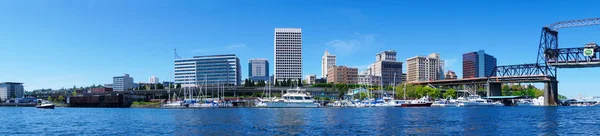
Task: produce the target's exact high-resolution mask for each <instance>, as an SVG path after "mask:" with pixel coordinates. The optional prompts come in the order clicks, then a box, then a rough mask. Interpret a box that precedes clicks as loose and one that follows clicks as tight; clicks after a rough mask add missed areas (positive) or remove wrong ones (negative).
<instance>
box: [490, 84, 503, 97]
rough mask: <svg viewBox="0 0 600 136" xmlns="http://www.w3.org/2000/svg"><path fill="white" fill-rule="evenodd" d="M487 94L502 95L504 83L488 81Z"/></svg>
mask: <svg viewBox="0 0 600 136" xmlns="http://www.w3.org/2000/svg"><path fill="white" fill-rule="evenodd" d="M487 91H488V92H487V96H488V97H490V96H502V83H490V82H488V83H487Z"/></svg>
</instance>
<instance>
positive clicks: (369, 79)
mask: <svg viewBox="0 0 600 136" xmlns="http://www.w3.org/2000/svg"><path fill="white" fill-rule="evenodd" d="M358 84H360V85H381V77H380V76H374V75H370V74H366V73H361V74H358Z"/></svg>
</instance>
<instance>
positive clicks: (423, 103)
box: [395, 96, 433, 107]
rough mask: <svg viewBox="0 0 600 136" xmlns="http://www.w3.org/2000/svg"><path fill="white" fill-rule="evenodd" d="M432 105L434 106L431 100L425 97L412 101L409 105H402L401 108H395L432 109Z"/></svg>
mask: <svg viewBox="0 0 600 136" xmlns="http://www.w3.org/2000/svg"><path fill="white" fill-rule="evenodd" d="M431 104H433V102H431V100H429V97H427V96H425V97H423V98H421V99H418V100H412V101H409V102H408V103H404V104H401V105H400V106H395V107H431Z"/></svg>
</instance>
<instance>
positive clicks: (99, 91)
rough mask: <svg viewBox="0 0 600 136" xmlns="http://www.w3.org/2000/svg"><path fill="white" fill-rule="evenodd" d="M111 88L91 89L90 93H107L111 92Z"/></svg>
mask: <svg viewBox="0 0 600 136" xmlns="http://www.w3.org/2000/svg"><path fill="white" fill-rule="evenodd" d="M112 91H113V89H112V88H92V89H91V93H108V92H112Z"/></svg>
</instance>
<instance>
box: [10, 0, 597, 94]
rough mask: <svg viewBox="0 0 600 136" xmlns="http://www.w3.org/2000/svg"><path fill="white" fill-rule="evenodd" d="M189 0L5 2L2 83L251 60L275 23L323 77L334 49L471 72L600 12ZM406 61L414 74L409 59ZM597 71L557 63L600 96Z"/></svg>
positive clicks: (361, 61) (67, 80)
mask: <svg viewBox="0 0 600 136" xmlns="http://www.w3.org/2000/svg"><path fill="white" fill-rule="evenodd" d="M188 2H189V1H188ZM188 2H171V3H167V5H171V6H172V7H163V6H159V5H161V4H163V3H158V2H135V1H133V2H132V1H127V2H118V3H117V2H106V3H93V2H85V1H84V2H80V3H70V2H48V3H44V2H40V3H33V4H31V3H26V2H14V1H4V2H0V3H1V4H0V11H2V12H0V17H2V19H3V20H5V22H4V23H2V24H0V28H3V29H4V31H2V32H0V36H1V37H5V39H3V40H0V46H2V48H3V52H2V53H1V54H2V56H0V59H2V60H4V61H5V62H4V63H3V64H4V65H5V67H2V68H0V71H3V73H5V74H3V76H0V82H22V83H24V84H23V86H24V87H25V88H26V90H28V91H31V90H34V89H42V88H53V89H59V88H61V87H65V88H70V87H72V86H73V85H76V86H78V87H80V86H89V85H92V84H96V85H98V84H106V83H112V77H113V76H117V75H122V74H123V73H128V74H130V75H131V76H132V77H137V79H138V81H139V80H145V79H146V77H150V76H152V75H155V76H156V77H160V79H161V80H162V81H166V80H168V77H169V76H168V74H169V73H171V74H173V72H172V71H173V60H174V57H173V49H174V48H176V49H177V50H178V53H179V55H180V56H201V55H217V54H236V55H237V56H238V57H239V58H240V61H242V62H246V61H248V60H249V59H250V58H267V59H268V60H269V61H272V62H274V59H273V48H272V46H273V44H272V42H273V39H272V38H273V29H274V28H284V27H293V28H302V32H303V34H302V37H303V39H302V46H303V50H302V54H303V55H302V63H303V65H302V70H303V71H302V74H301V75H302V76H304V75H308V74H321V72H320V71H321V70H320V67H321V66H320V65H321V62H320V59H321V57H322V55H323V51H325V50H329V51H330V52H331V53H332V54H335V55H336V56H337V58H336V61H337V63H338V64H339V65H345V66H348V67H356V68H359V71H362V70H364V69H365V68H366V67H367V66H368V65H370V64H371V63H373V59H372V58H373V57H374V56H375V54H377V53H378V52H381V51H385V50H396V51H397V52H398V55H397V59H398V60H400V61H404V60H406V59H407V58H410V57H413V56H415V55H421V54H429V53H433V52H435V53H439V54H440V55H442V56H443V59H444V60H446V66H445V68H444V70H445V71H447V70H453V71H455V72H456V73H457V75H458V78H462V70H461V69H462V68H461V66H462V63H461V62H462V54H464V53H467V52H472V51H476V50H485V51H486V53H489V54H493V55H494V56H495V57H496V58H497V59H498V65H511V64H523V63H533V62H535V59H536V53H537V52H536V51H537V48H538V44H539V33H540V30H541V28H542V27H543V26H545V25H549V24H552V23H554V22H558V21H565V20H573V19H582V18H591V17H597V15H595V14H594V11H593V10H592V9H594V8H593V6H592V5H595V4H589V3H588V4H579V3H577V2H560V3H559V2H548V3H535V2H522V3H524V4H522V5H512V4H510V3H511V2H516V1H489V2H454V1H453V2H444V1H440V2H439V3H436V4H433V5H430V3H428V2H406V1H400V2H393V1H391V2H381V3H376V2H358V3H351V4H348V3H336V2H321V3H320V4H314V3H309V2H283V1H282V2H274V3H259V4H257V3H253V2H245V1H238V2H237V3H238V4H228V3H226V2H189V3H188ZM92 3H93V4H92ZM289 3H294V4H289ZM565 4H568V5H571V6H572V7H577V8H568V9H565V10H564V11H563V10H561V11H559V12H560V14H554V15H553V16H548V15H547V14H548V13H545V12H542V10H541V9H542V8H543V7H544V8H547V7H557V8H558V7H562V6H564V5H565ZM9 5H10V6H9ZM92 5H93V6H92ZM385 5H394V6H385ZM409 5H410V6H409ZM498 5H501V6H509V7H511V8H496V6H498ZM533 5H535V6H533ZM307 7H311V8H307ZM376 7H377V8H376ZM586 7H587V8H586ZM535 8H538V9H539V10H534V9H535ZM232 9H233V10H234V12H230V11H229V10H232ZM561 9H562V8H561ZM165 11H170V12H169V13H168V14H163V13H164V12H165ZM208 11H210V13H209V12H208ZM275 11H277V12H275ZM525 11H527V12H525ZM411 12H418V13H421V14H418V15H412V14H408V13H411ZM517 12H519V14H515V13H517ZM272 13H276V14H272ZM62 15H64V16H62ZM84 15H89V16H84ZM290 16H294V17H293V18H289V17H290ZM257 20H260V21H257ZM248 26H250V27H248ZM597 28H598V27H586V28H577V29H568V30H561V31H560V33H561V34H560V46H561V47H582V46H583V45H584V44H587V43H589V42H599V41H600V39H598V37H597V35H595V34H594V33H593V32H595V31H593V30H597ZM232 32H235V33H232ZM230 37H235V38H230ZM6 66H8V67H6ZM403 68H404V69H403V71H404V72H406V64H404V66H403ZM242 69H243V70H247V67H246V66H245V65H242ZM273 70H274V67H273V66H270V73H274V71H273ZM597 70H598V69H597V68H586V69H559V71H558V75H559V77H558V80H559V82H560V84H559V93H560V94H563V95H566V96H568V97H577V96H578V95H579V94H584V95H600V92H595V91H596V90H597V89H595V87H594V86H593V85H594V84H593V82H592V80H590V78H589V77H593V76H600V73H599V72H597ZM242 73H243V74H242V79H246V78H247V74H245V73H246V72H245V71H243V72H242ZM459 73H461V74H459ZM172 78H173V77H172V76H171V80H173V79H172ZM162 81H160V82H162ZM136 82H137V81H136Z"/></svg>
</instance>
